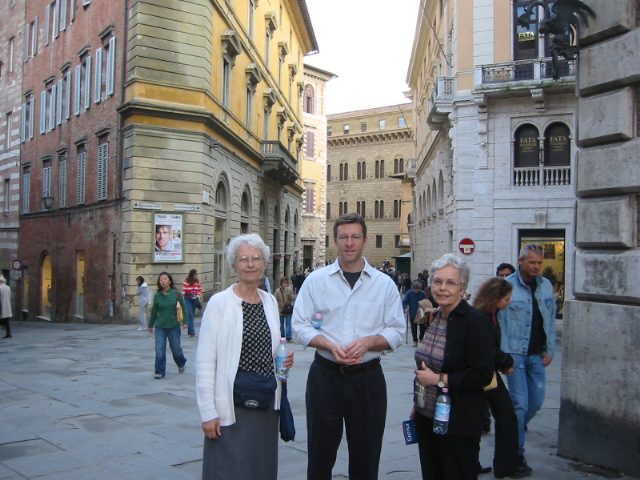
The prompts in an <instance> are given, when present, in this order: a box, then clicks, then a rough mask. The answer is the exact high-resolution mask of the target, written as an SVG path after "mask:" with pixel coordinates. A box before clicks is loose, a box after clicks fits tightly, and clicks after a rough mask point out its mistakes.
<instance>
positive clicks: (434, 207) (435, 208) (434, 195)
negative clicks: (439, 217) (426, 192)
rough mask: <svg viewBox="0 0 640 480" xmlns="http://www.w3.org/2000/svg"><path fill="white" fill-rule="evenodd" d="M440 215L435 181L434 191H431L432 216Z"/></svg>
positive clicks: (434, 182)
mask: <svg viewBox="0 0 640 480" xmlns="http://www.w3.org/2000/svg"><path fill="white" fill-rule="evenodd" d="M437 213H438V190H437V189H436V179H435V178H434V179H433V190H431V215H433V216H434V217H435V216H436V214H437Z"/></svg>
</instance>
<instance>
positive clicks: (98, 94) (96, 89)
mask: <svg viewBox="0 0 640 480" xmlns="http://www.w3.org/2000/svg"><path fill="white" fill-rule="evenodd" d="M95 74H96V76H95V79H94V82H93V103H100V100H102V48H99V49H97V50H96V66H95Z"/></svg>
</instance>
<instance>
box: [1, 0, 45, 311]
mask: <svg viewBox="0 0 640 480" xmlns="http://www.w3.org/2000/svg"><path fill="white" fill-rule="evenodd" d="M25 3H26V1H25V0H13V1H10V2H2V4H1V5H0V18H2V23H3V26H2V27H0V32H2V40H0V115H1V116H2V117H1V118H0V199H2V200H1V201H2V215H0V271H1V272H2V274H3V275H4V277H5V278H6V280H7V285H10V286H11V287H12V290H13V295H12V303H13V305H14V310H17V308H16V307H17V305H18V298H17V295H16V293H17V289H16V287H17V285H18V283H17V282H18V280H19V272H20V271H19V270H17V269H15V268H14V267H16V266H18V265H17V264H15V263H14V261H15V260H19V258H18V232H19V226H20V211H19V206H20V142H21V140H23V141H24V140H26V139H25V138H21V134H22V132H24V133H25V134H26V135H27V137H29V136H31V137H32V136H33V134H34V133H33V124H32V123H31V122H32V119H31V118H29V119H26V118H25V117H24V116H23V112H25V111H27V109H31V108H32V104H29V103H28V101H27V99H26V98H25V96H24V95H23V93H24V92H23V90H22V64H23V63H24V62H26V61H28V60H29V59H30V58H31V57H32V56H33V55H36V54H37V53H38V51H37V49H36V48H35V45H34V43H32V42H30V41H29V42H27V43H26V44H25V43H24V39H25V38H27V39H28V40H30V39H31V38H32V35H33V32H32V25H25V24H24V10H25ZM23 118H25V120H28V122H27V125H26V127H28V128H21V122H22V121H23V120H22V119H23Z"/></svg>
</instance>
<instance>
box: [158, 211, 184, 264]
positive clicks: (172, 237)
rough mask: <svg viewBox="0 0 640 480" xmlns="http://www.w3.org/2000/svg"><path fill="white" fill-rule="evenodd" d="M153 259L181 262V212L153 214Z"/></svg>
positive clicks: (161, 261) (162, 261) (160, 261)
mask: <svg viewBox="0 0 640 480" xmlns="http://www.w3.org/2000/svg"><path fill="white" fill-rule="evenodd" d="M153 223H154V225H153V231H154V236H153V238H154V241H155V244H154V249H153V250H154V251H153V261H154V262H157V263H164V262H182V261H183V260H182V214H175V213H156V214H154V222H153Z"/></svg>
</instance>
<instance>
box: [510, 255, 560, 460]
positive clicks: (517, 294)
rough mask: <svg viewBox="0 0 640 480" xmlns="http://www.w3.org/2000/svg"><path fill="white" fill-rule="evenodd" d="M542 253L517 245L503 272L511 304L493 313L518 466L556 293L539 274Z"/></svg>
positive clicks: (548, 345) (551, 345)
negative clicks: (511, 267)
mask: <svg viewBox="0 0 640 480" xmlns="http://www.w3.org/2000/svg"><path fill="white" fill-rule="evenodd" d="M543 258H544V250H543V249H542V247H541V246H540V245H538V244H535V243H528V244H526V245H525V246H523V247H522V249H521V250H520V255H519V256H518V270H517V271H516V272H515V273H513V274H511V275H509V276H508V277H507V281H508V282H511V283H512V284H513V294H512V296H511V305H509V307H507V308H506V309H505V310H502V311H501V312H500V313H498V321H499V322H500V329H501V330H502V342H501V345H502V350H504V351H505V352H507V353H510V354H511V356H512V357H513V359H514V361H515V363H514V372H513V373H512V374H511V375H510V376H509V377H508V378H507V383H508V384H509V394H510V395H511V401H512V402H513V407H514V408H515V411H516V416H517V417H518V452H519V454H520V464H521V465H524V466H527V461H526V460H525V457H524V452H525V448H524V444H525V430H526V427H527V424H528V423H529V422H530V421H531V419H532V418H533V417H534V416H535V415H536V413H538V410H540V408H541V407H542V402H543V401H544V395H545V388H546V383H547V381H546V373H545V369H546V367H547V366H549V365H550V364H551V361H552V360H553V355H554V353H555V347H556V298H555V293H554V291H553V285H551V282H550V281H549V280H547V279H546V278H544V277H543V276H542V275H540V269H541V268H542V260H543Z"/></svg>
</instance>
